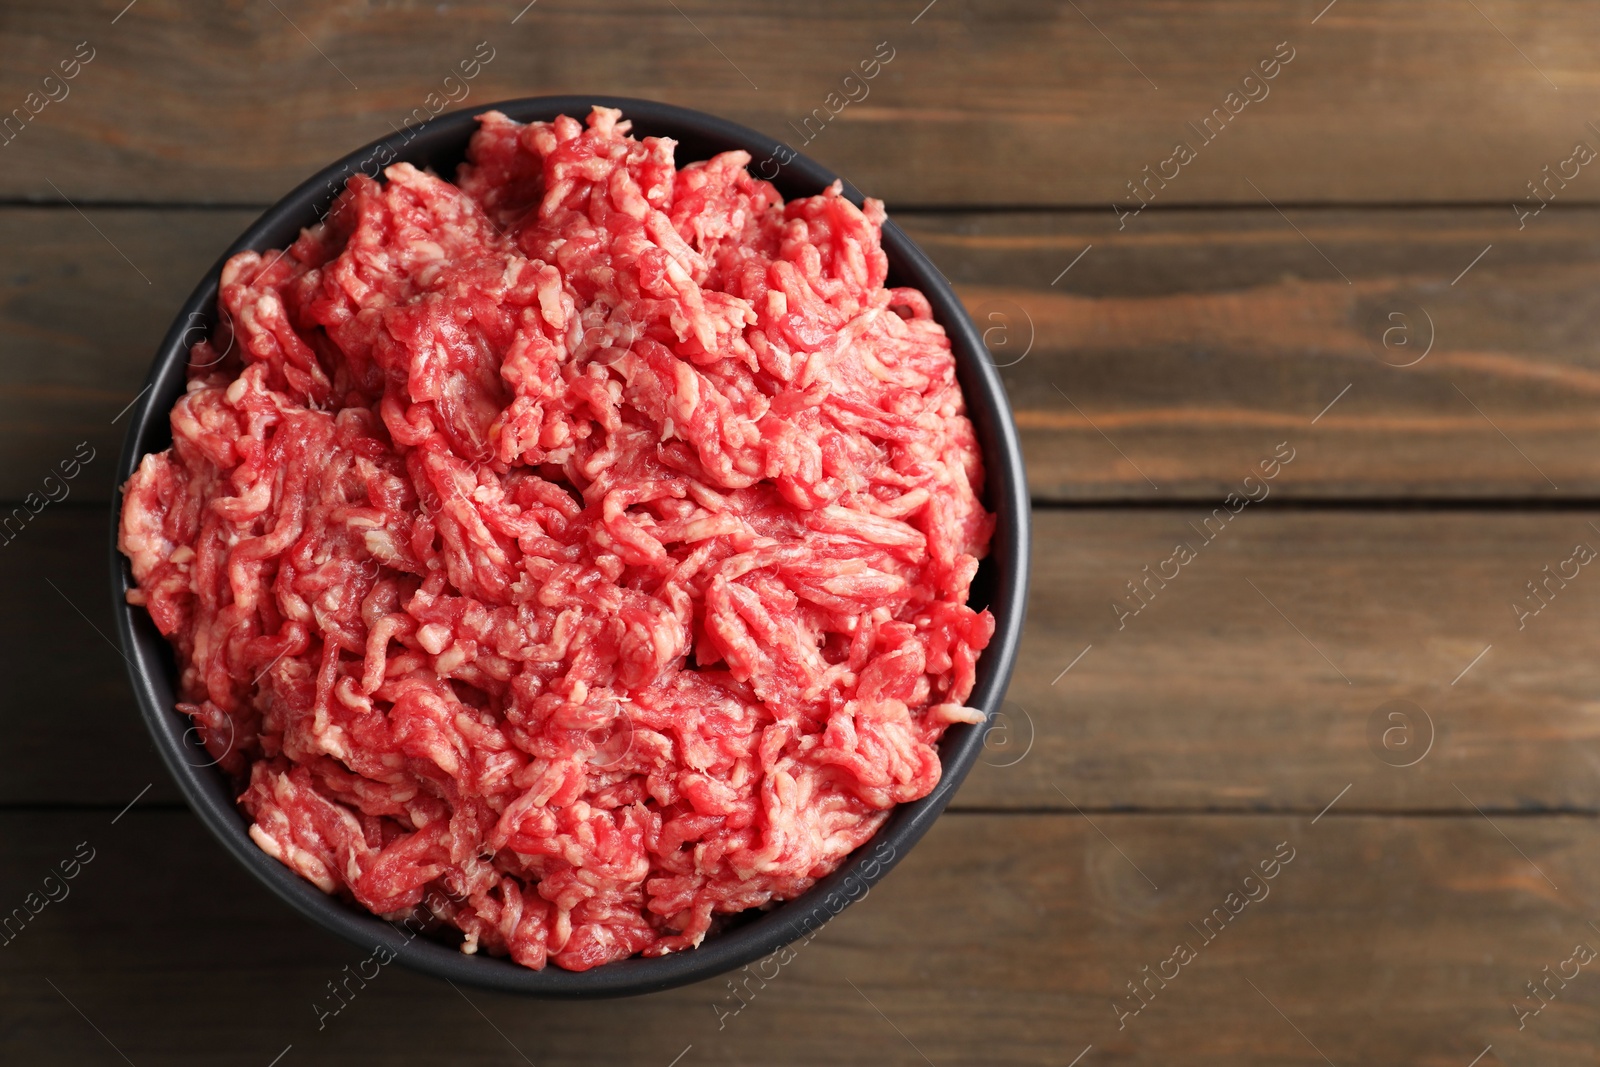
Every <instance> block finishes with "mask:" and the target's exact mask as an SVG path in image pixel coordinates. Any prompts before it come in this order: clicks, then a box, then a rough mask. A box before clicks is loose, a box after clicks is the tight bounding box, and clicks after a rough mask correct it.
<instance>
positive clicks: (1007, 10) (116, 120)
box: [0, 0, 1600, 214]
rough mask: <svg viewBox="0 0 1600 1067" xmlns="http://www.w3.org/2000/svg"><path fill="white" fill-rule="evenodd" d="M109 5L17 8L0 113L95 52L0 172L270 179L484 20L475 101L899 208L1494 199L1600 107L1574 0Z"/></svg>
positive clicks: (468, 42) (441, 57)
mask: <svg viewBox="0 0 1600 1067" xmlns="http://www.w3.org/2000/svg"><path fill="white" fill-rule="evenodd" d="M123 6H124V5H123V4H122V3H117V2H114V0H113V2H111V3H104V4H101V3H97V4H93V5H89V4H84V5H78V6H73V7H64V6H62V5H58V4H54V3H48V2H46V0H28V2H26V3H20V4H10V5H7V7H6V10H5V13H4V16H3V22H0V32H3V33H4V35H5V37H6V38H7V40H8V45H9V46H10V48H9V54H8V56H7V63H6V65H5V67H4V70H3V72H0V101H4V107H5V109H7V110H9V109H10V108H13V107H19V106H23V105H24V102H25V101H26V99H27V94H28V93H30V92H34V91H38V90H39V89H40V87H41V79H42V78H43V77H44V76H45V75H47V74H49V73H51V72H52V71H53V70H55V69H56V66H57V64H58V63H60V62H61V61H62V60H63V59H67V58H69V57H70V56H72V54H73V52H74V48H75V46H76V45H77V44H78V43H79V42H81V41H87V42H89V45H90V47H91V48H93V49H94V59H93V60H92V62H91V63H90V64H89V65H87V66H85V67H83V68H82V70H81V71H80V72H79V74H78V76H77V78H76V79H75V80H74V81H72V82H71V83H69V85H70V95H69V96H67V97H66V98H65V99H63V100H61V102H59V103H51V104H48V105H45V106H44V107H43V109H42V110H41V111H40V112H39V114H38V115H37V116H36V117H34V118H33V119H32V121H31V122H30V123H29V124H28V125H27V126H25V127H23V129H22V132H21V133H20V134H19V135H16V136H15V139H14V141H13V142H12V143H10V144H9V145H8V146H7V147H5V148H0V151H3V152H5V153H6V156H7V160H6V162H7V166H6V167H5V169H4V170H3V171H0V196H5V197H12V198H17V197H27V198H38V199H48V200H59V199H60V196H61V195H65V196H68V197H71V198H74V199H77V200H105V199H112V200H118V201H123V200H130V199H131V200H138V201H145V202H149V201H166V202H173V201H184V202H195V201H205V202H225V203H226V202H231V203H240V202H252V203H264V202H269V201H271V200H273V199H275V198H276V197H277V196H278V195H279V194H281V193H282V192H283V191H284V190H286V189H288V188H290V187H292V186H293V185H294V184H296V183H298V182H299V181H300V180H301V179H303V178H304V177H305V176H307V175H308V174H310V173H312V172H314V171H315V170H317V169H318V168H319V167H321V166H322V165H323V164H324V163H325V162H326V161H328V160H331V159H335V158H337V157H339V156H341V155H343V154H344V153H345V152H348V151H350V150H351V149H353V148H356V147H358V146H360V145H362V144H364V143H366V142H368V141H370V140H373V139H374V138H377V137H380V136H383V135H386V134H388V133H389V132H390V130H391V128H392V127H393V126H396V125H398V124H400V123H402V122H404V121H405V119H406V117H407V115H408V114H410V113H411V112H412V110H413V109H414V108H417V107H419V106H425V105H426V101H427V97H428V94H430V93H436V92H437V93H443V92H445V91H453V92H455V93H456V94H457V95H458V96H459V94H460V90H459V89H453V90H447V88H446V86H445V85H444V81H443V80H444V78H445V77H446V76H448V75H450V74H451V73H452V72H453V71H454V70H455V68H456V65H457V64H458V63H459V62H461V61H463V60H467V59H470V58H471V57H472V56H473V54H474V51H475V48H476V46H477V44H478V43H479V42H487V44H488V46H489V47H490V48H492V49H494V58H493V59H492V61H491V62H490V63H489V65H488V66H486V67H484V68H482V70H481V73H479V75H478V77H477V78H476V79H475V80H473V81H472V82H470V83H469V87H470V95H469V96H467V97H466V98H465V100H464V102H463V104H462V106H477V105H478V104H480V103H487V102H491V101H494V100H499V99H505V98H509V97H518V96H535V95H540V94H550V93H570V92H583V91H605V92H609V93H614V94H618V95H632V96H643V97H651V98H656V99H663V100H667V101H670V102H672V103H677V104H683V105H687V106H690V107H694V108H699V109H702V110H706V111H710V112H714V113H717V114H720V115H724V116H726V117H728V118H731V119H733V120H735V121H738V122H743V123H746V124H748V125H752V126H755V127H757V128H759V129H762V130H764V131H766V132H768V133H770V134H772V135H774V136H779V137H785V138H789V139H790V140H792V141H793V142H794V143H795V145H796V147H801V148H802V150H804V151H806V152H808V153H810V154H814V155H815V156H816V157H817V158H819V159H821V160H822V161H823V162H825V163H827V164H829V165H831V166H833V167H835V168H836V169H838V170H839V171H840V172H841V173H843V174H845V175H847V176H849V177H850V178H852V179H853V180H854V181H856V182H857V184H859V185H860V186H861V187H862V188H863V189H866V190H868V191H869V192H872V193H874V194H876V195H879V196H883V197H886V198H888V199H889V200H891V201H895V202H902V203H912V202H914V203H921V204H929V203H942V204H951V203H955V204H979V203H983V204H1051V205H1060V204H1092V205H1094V206H1096V207H1101V208H1104V210H1105V211H1106V212H1107V213H1108V214H1109V212H1110V210H1111V209H1110V204H1111V202H1112V201H1114V200H1118V199H1121V198H1125V197H1126V198H1129V199H1131V194H1130V192H1129V190H1128V189H1127V187H1126V184H1125V183H1127V182H1129V181H1131V180H1134V179H1136V178H1139V177H1140V176H1141V172H1142V169H1143V168H1144V167H1146V166H1151V167H1155V166H1156V165H1157V164H1158V163H1159V162H1160V161H1162V160H1164V159H1167V158H1168V157H1169V156H1171V154H1172V152H1173V147H1174V143H1175V142H1177V141H1186V142H1188V143H1189V144H1191V145H1192V146H1194V147H1195V149H1196V151H1197V152H1198V153H1199V157H1198V158H1197V159H1196V160H1195V161H1194V162H1193V163H1191V164H1189V165H1188V166H1186V167H1185V168H1183V170H1182V171H1181V172H1180V177H1178V178H1176V179H1175V180H1174V181H1173V182H1172V183H1171V184H1170V186H1169V187H1167V188H1166V189H1164V190H1161V193H1160V195H1161V198H1162V199H1164V200H1166V201H1167V202H1172V203H1177V202H1188V203H1247V204H1256V203H1259V202H1260V200H1261V197H1262V196H1263V195H1264V196H1268V197H1271V198H1272V199H1274V200H1276V201H1281V202H1298V201H1309V200H1342V201H1347V202H1350V201H1359V202H1385V201H1396V200H1404V201H1417V200H1424V199H1425V200H1435V201H1437V200H1474V201H1495V202H1500V201H1505V200H1510V199H1511V198H1513V197H1518V196H1526V195H1527V193H1526V191H1525V189H1524V184H1525V182H1527V181H1528V180H1529V179H1530V178H1534V177H1536V176H1538V175H1539V174H1540V168H1541V167H1542V166H1543V165H1544V164H1546V163H1550V164H1552V165H1553V164H1554V163H1555V162H1556V161H1558V160H1560V159H1565V158H1567V156H1568V155H1569V154H1570V152H1571V149H1572V147H1573V144H1574V142H1575V141H1577V140H1579V139H1583V138H1589V137H1591V136H1592V135H1591V133H1590V132H1589V131H1588V129H1587V127H1586V126H1585V122H1586V120H1588V119H1590V118H1592V117H1593V116H1594V114H1595V113H1596V112H1597V110H1600V109H1597V107H1596V105H1597V104H1600V84H1597V82H1596V81H1595V79H1594V77H1593V75H1592V56H1593V53H1594V50H1595V47H1596V45H1597V44H1600V26H1597V25H1596V23H1595V21H1594V19H1593V18H1592V16H1591V13H1590V12H1589V10H1588V8H1587V6H1586V5H1585V4H1584V3H1583V2H1582V0H1563V2H1558V3H1545V4H1540V5H1538V6H1537V7H1536V8H1535V7H1530V6H1526V5H1516V4H1511V3H1507V2H1505V0H1484V2H1483V3H1482V4H1479V5H1478V6H1479V8H1480V9H1481V10H1479V11H1475V10H1474V9H1473V6H1472V5H1466V4H1460V3H1456V2H1454V0H1421V2H1415V3H1407V4H1403V5H1394V4H1386V3H1382V2H1381V0H1341V2H1339V3H1338V4H1337V6H1335V7H1333V8H1332V10H1329V11H1326V12H1325V13H1324V14H1322V15H1321V17H1320V19H1317V21H1316V22H1315V24H1313V19H1314V18H1317V16H1318V12H1319V11H1320V10H1321V9H1323V8H1324V7H1325V6H1326V2H1325V0H1231V2H1220V3H1209V4H1204V5H1199V4H1189V3H1177V2H1173V0H1137V2H1127V3H1110V2H1108V0H1087V2H1085V3H1082V4H1079V5H1077V9H1076V10H1075V9H1074V7H1073V6H1071V5H1040V4H1030V3H1021V2H1011V0H1007V2H983V3H979V2H976V0H943V2H941V3H938V4H937V5H936V6H933V7H932V8H931V9H930V10H927V11H925V12H923V13H922V14H921V16H920V17H918V12H919V10H921V9H922V8H923V7H924V5H923V4H921V3H916V2H912V3H894V4H888V3H881V4H869V5H862V4H859V3H850V2H844V0H829V2H827V3H823V4H815V5H809V6H808V7H807V8H806V10H805V13H804V15H803V16H802V15H797V13H795V12H794V11H792V10H790V9H788V8H785V7H782V6H774V5H769V4H760V3H754V2H751V0H743V2H740V3H736V4H711V3H707V2H704V0H697V2H693V3H683V4H679V5H676V6H677V7H678V8H680V9H681V11H675V10H673V6H672V5H657V4H638V3H633V4H610V5H604V6H598V7H597V6H595V5H591V4H582V3H577V2H574V0H541V2H540V3H539V4H538V5H537V6H535V7H533V8H532V9H531V10H528V11H526V12H525V13H524V14H523V15H522V16H521V18H520V19H517V21H516V22H515V24H513V17H514V16H516V15H517V13H518V11H519V9H521V8H522V7H523V5H522V4H520V3H516V2H509V3H483V2H472V3H460V4H450V5H447V6H440V5H436V4H433V3H420V2H408V3H391V4H383V5H367V4H357V3H353V2H341V3H329V4H322V5H313V4H310V3H307V2H305V0H287V2H284V3H280V4H277V5H271V4H256V3H243V2H240V0H233V2H229V3H224V4H215V5H206V6H204V7H199V8H196V7H194V6H193V5H186V4H180V3H177V2H173V0H166V2H162V0H142V2H140V3H139V4H138V5H137V7H135V8H134V9H133V10H131V11H128V12H127V13H126V14H124V15H122V16H121V17H120V18H119V19H117V21H116V23H115V24H113V22H112V20H113V17H114V16H116V15H117V13H118V11H120V10H121V8H122V7H123ZM275 7H276V8H277V9H278V10H274V8H275ZM1491 20H1492V21H1491ZM1502 34H1503V35H1502ZM879 42H888V43H889V47H891V48H892V49H893V50H894V58H893V60H892V62H891V63H890V65H889V66H888V67H886V68H884V69H883V70H882V71H881V73H879V75H878V77H877V78H876V79H874V80H873V81H872V82H871V83H869V86H870V92H869V94H868V95H867V96H866V97H865V98H864V99H861V100H860V102H859V103H856V104H851V105H849V106H847V107H844V108H843V110H842V111H840V113H839V115H838V117H837V118H834V119H832V120H831V121H829V122H828V123H827V125H826V126H823V127H821V132H820V133H817V134H816V135H815V136H814V139H813V140H812V141H811V143H809V144H807V143H805V140H804V138H803V137H801V136H798V135H796V134H795V133H794V132H793V131H794V129H795V128H797V127H798V125H799V124H800V123H801V120H802V119H803V118H804V117H805V116H806V115H808V114H810V113H811V112H812V110H813V109H814V108H821V107H828V106H830V105H829V103H828V101H827V96H828V94H829V93H830V92H836V91H839V90H840V89H841V88H842V84H841V83H842V79H843V78H844V76H845V75H846V74H848V73H849V72H850V71H851V70H852V69H853V68H855V66H856V65H857V64H858V63H859V62H860V61H861V60H864V59H867V58H869V57H870V56H871V55H872V53H873V51H874V49H875V47H876V46H877V45H878V43H879ZM1280 42H1283V43H1285V46H1286V49H1292V50H1293V55H1294V59H1293V60H1292V62H1291V63H1290V64H1289V65H1288V66H1286V67H1283V68H1282V69H1281V71H1280V72H1279V73H1278V74H1277V76H1276V78H1275V79H1273V80H1272V81H1270V82H1268V83H1266V87H1267V88H1268V89H1269V90H1270V95H1268V96H1266V97H1265V98H1264V99H1261V100H1260V102H1259V103H1255V104H1249V105H1245V106H1244V108H1243V110H1242V111H1241V112H1240V113H1239V114H1238V115H1237V116H1236V117H1235V118H1234V119H1233V120H1232V121H1231V122H1230V123H1229V124H1228V126H1227V128H1226V129H1225V130H1224V131H1223V132H1222V133H1221V134H1219V135H1217V138H1216V140H1215V142H1214V143H1212V144H1210V145H1206V144H1204V143H1203V142H1202V141H1201V139H1200V137H1198V136H1197V134H1196V133H1195V131H1194V130H1193V129H1191V127H1190V126H1189V124H1190V123H1194V124H1195V125H1196V126H1198V125H1199V124H1200V123H1201V122H1202V120H1203V119H1204V118H1205V117H1206V116H1207V115H1208V114H1210V113H1211V112H1212V109H1214V108H1220V107H1224V105H1225V98H1226V97H1227V95H1228V94H1229V93H1230V92H1236V91H1239V90H1240V89H1241V84H1242V80H1243V79H1244V77H1245V76H1246V75H1248V74H1250V73H1251V72H1252V71H1253V70H1254V69H1255V68H1256V66H1257V64H1258V63H1259V62H1261V61H1262V60H1266V59H1270V58H1271V57H1272V55H1273V54H1274V51H1275V50H1276V49H1277V47H1278V45H1279V44H1280ZM86 54H87V53H86ZM1284 54H1289V52H1288V51H1285V53H1284ZM957 57H958V58H957ZM953 59H954V60H955V61H953ZM1464 72H1471V73H1470V76H1465V73H1464ZM1557 86H1559V90H1558V89H1557V88H1556V87H1557ZM1253 91H1254V92H1255V93H1256V94H1257V95H1260V93H1261V90H1260V89H1255V90H1253ZM57 92H58V94H59V90H57ZM855 92H856V95H857V96H858V97H859V96H860V91H859V90H855ZM831 106H835V107H836V106H838V105H837V104H834V105H831ZM1235 106H1237V105H1235ZM791 124H793V125H791ZM908 160H911V161H915V164H916V165H907V161H908ZM1252 181H1253V182H1254V183H1255V184H1256V185H1257V186H1258V187H1259V189H1260V190H1261V192H1260V193H1257V192H1256V191H1254V190H1252V189H1251V187H1250V182H1252ZM1587 181H1588V182H1589V183H1590V184H1591V185H1592V183H1593V182H1594V181H1595V179H1594V178H1593V177H1592V176H1590V177H1588V178H1587ZM51 183H54V186H52V184H51ZM57 189H59V190H60V192H59V193H58V192H57V191H56V190H57ZM1571 195H1574V196H1579V195H1581V196H1586V197H1588V198H1589V199H1591V200H1592V199H1594V198H1595V197H1596V196H1597V195H1600V193H1597V191H1596V189H1595V188H1588V189H1584V188H1582V186H1580V187H1579V188H1577V189H1574V190H1571Z"/></svg>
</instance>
